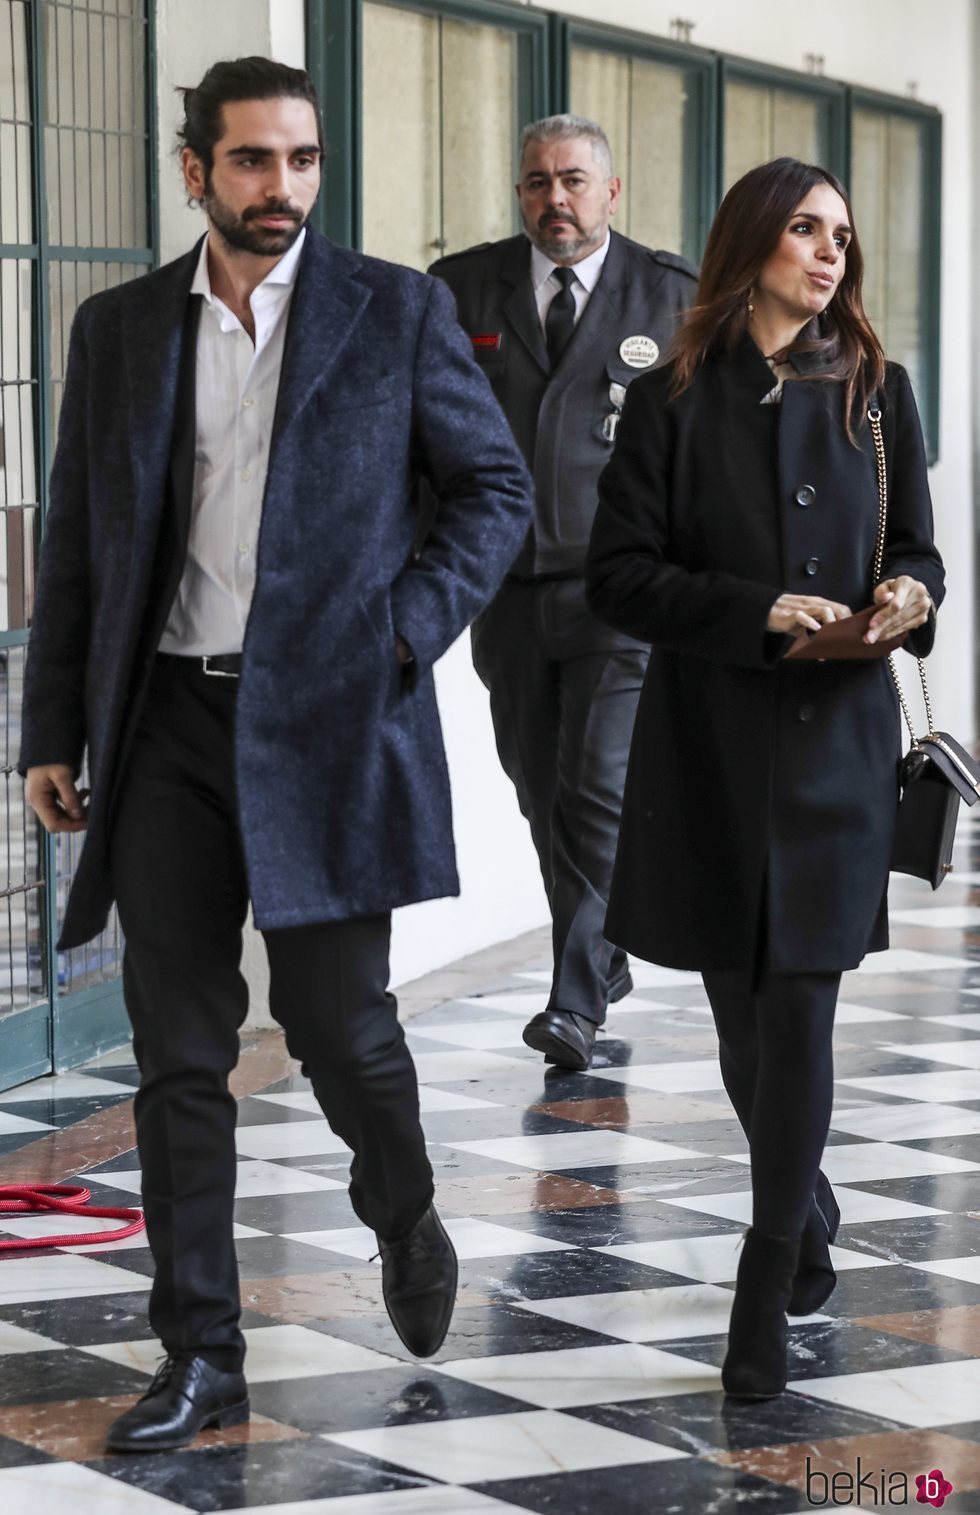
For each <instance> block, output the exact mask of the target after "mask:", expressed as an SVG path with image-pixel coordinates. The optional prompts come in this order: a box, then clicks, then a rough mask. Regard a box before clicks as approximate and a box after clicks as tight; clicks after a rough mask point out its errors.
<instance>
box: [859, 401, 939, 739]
mask: <svg viewBox="0 0 980 1515" xmlns="http://www.w3.org/2000/svg"><path fill="white" fill-rule="evenodd" d="M868 421H869V423H870V425H871V435H872V437H873V438H874V444H875V461H876V463H877V467H878V541H877V543H876V544H875V561H874V588H875V589H877V587H878V585H879V584H880V582H881V568H882V564H883V563H884V560H885V528H886V526H887V523H888V474H887V471H886V468H885V443H884V439H883V438H882V435H881V411H880V410H879V409H878V408H877V407H875V408H874V409H872V410H869V411H868ZM915 661H916V665H917V667H918V670H919V682H920V684H921V685H922V698H923V700H924V701H925V707H926V721H927V723H928V727H929V735H928V737H917V736H916V734H915V727H914V726H913V724H912V717H911V715H910V713H909V707H908V704H907V702H906V699H905V691H904V689H903V688H902V681H901V679H900V678H899V676H898V669H897V668H896V667H895V659H894V658H893V657H889V659H888V667H889V668H890V669H891V676H892V679H893V681H894V684H895V690H896V693H897V694H898V703H899V704H900V705H901V707H902V714H903V715H904V717H905V724H906V726H907V727H908V728H909V736H910V737H911V739H912V746H913V747H917V746H918V745H919V743H920V741H928V740H930V739H935V734H936V728H935V726H934V725H933V721H932V701H931V700H930V698H929V686H928V684H927V683H926V671H925V668H924V667H923V666H922V659H921V658H916V660H915Z"/></svg>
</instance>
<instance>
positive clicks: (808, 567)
mask: <svg viewBox="0 0 980 1515" xmlns="http://www.w3.org/2000/svg"><path fill="white" fill-rule="evenodd" d="M819 567H820V559H819V558H807V560H806V562H805V563H804V564H803V572H804V573H808V574H809V575H810V577H811V579H812V578H813V575H814V574H815V573H816V571H817V569H818V568H819Z"/></svg>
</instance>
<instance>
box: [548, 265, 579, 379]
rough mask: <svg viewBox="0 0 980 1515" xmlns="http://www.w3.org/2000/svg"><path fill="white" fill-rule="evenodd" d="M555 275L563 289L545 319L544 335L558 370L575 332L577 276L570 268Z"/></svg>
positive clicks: (553, 366) (550, 356)
mask: <svg viewBox="0 0 980 1515" xmlns="http://www.w3.org/2000/svg"><path fill="white" fill-rule="evenodd" d="M554 275H555V278H556V279H557V280H558V282H559V284H560V285H561V289H560V290H559V291H558V293H557V294H556V295H555V297H554V299H553V300H552V302H551V304H550V305H549V306H548V314H547V315H546V316H545V318H544V335H545V341H546V342H547V344H548V357H549V358H550V360H551V366H552V368H557V367H558V360H559V358H560V357H561V355H562V353H563V352H564V351H565V348H566V347H567V346H568V340H569V338H570V337H571V335H572V332H573V331H574V330H575V296H574V295H573V294H572V280H573V279H574V278H575V275H574V273H573V272H572V270H571V269H570V268H556V269H555V270H554Z"/></svg>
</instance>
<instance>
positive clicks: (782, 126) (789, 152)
mask: <svg viewBox="0 0 980 1515" xmlns="http://www.w3.org/2000/svg"><path fill="white" fill-rule="evenodd" d="M724 112H725V124H724V143H725V148H724V156H723V162H722V180H723V189H726V190H727V189H728V188H729V187H730V186H731V185H732V184H734V183H735V180H736V179H740V178H741V177H742V175H743V174H745V173H748V171H749V169H750V168H755V166H756V164H758V163H768V162H769V160H770V159H771V158H781V157H789V158H802V160H803V162H804V163H820V164H823V166H824V167H825V168H829V169H831V171H833V172H839V170H840V168H841V167H842V165H841V163H840V139H841V130H840V127H841V120H842V115H843V91H842V90H841V89H840V88H839V87H838V86H829V87H828V86H821V85H818V84H814V85H813V86H808V85H807V84H806V83H805V82H804V81H803V80H801V81H800V82H799V83H798V84H797V83H796V82H795V81H794V82H793V83H792V84H789V83H786V84H781V83H779V82H777V80H776V79H774V78H772V77H769V76H767V74H766V73H764V72H762V71H761V70H760V71H759V72H758V73H755V72H754V71H752V72H745V71H742V70H741V69H739V68H738V67H737V66H735V65H732V64H726V66H725V86H724Z"/></svg>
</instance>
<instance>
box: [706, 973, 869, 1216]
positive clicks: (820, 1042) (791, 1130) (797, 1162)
mask: <svg viewBox="0 0 980 1515" xmlns="http://www.w3.org/2000/svg"><path fill="white" fill-rule="evenodd" d="M701 977H702V979H703V981H704V987H705V990H706V992H707V995H708V999H709V1001H710V1003H711V1009H712V1013H713V1015H714V1019H715V1026H716V1027H717V1030H718V1040H719V1044H720V1056H721V1075H722V1080H723V1082H724V1085H725V1088H726V1090H727V1091H728V1097H729V1099H730V1100H731V1102H732V1104H733V1106H734V1107H735V1113H736V1115H737V1116H738V1119H739V1124H740V1125H741V1127H742V1130H743V1131H744V1132H745V1134H746V1136H747V1137H748V1141H749V1152H750V1154H751V1159H752V1224H753V1226H754V1227H756V1228H757V1229H758V1230H759V1231H762V1232H764V1233H765V1235H767V1236H799V1235H800V1234H801V1233H802V1231H803V1226H804V1223H805V1221H806V1218H807V1215H808V1213H809V1210H810V1202H811V1200H812V1198H813V1186H814V1184H815V1182H816V1178H817V1172H818V1170H819V1167H820V1158H821V1155H822V1153H823V1149H824V1146H825V1144H826V1141H827V1133H828V1131H829V1130H830V1117H831V1114H832V1111H833V1099H834V1059H833V1034H834V1012H835V1010H836V1008H837V992H838V989H839V987H840V974H839V973H794V974H774V973H769V972H768V971H767V970H765V969H763V970H762V972H761V973H758V972H755V971H750V970H746V971H745V972H735V971H731V972H729V971H726V972H718V971H712V972H705V973H702V975H701Z"/></svg>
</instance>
